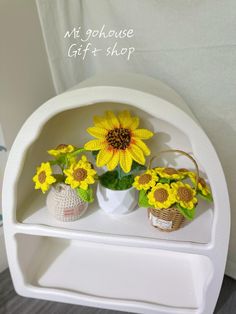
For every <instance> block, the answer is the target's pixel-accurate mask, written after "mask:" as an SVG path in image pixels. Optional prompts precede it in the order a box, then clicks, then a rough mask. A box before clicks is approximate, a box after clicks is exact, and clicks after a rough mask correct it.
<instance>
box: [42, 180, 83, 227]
mask: <svg viewBox="0 0 236 314" xmlns="http://www.w3.org/2000/svg"><path fill="white" fill-rule="evenodd" d="M46 204H47V208H48V210H49V212H50V213H51V214H52V215H53V216H54V217H55V218H56V219H58V220H60V221H65V222H67V221H74V220H77V219H79V218H80V217H81V216H82V215H83V214H84V212H85V211H86V209H87V207H88V203H86V202H84V201H83V200H82V199H81V198H80V197H79V196H78V195H77V193H76V191H75V190H74V189H72V188H71V187H70V186H69V185H66V184H64V183H58V184H57V185H56V186H55V187H52V188H51V190H50V191H49V193H48V196H47V199H46Z"/></svg>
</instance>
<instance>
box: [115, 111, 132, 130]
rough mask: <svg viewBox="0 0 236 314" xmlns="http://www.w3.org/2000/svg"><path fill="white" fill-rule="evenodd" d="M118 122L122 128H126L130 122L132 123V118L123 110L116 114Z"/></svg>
mask: <svg viewBox="0 0 236 314" xmlns="http://www.w3.org/2000/svg"><path fill="white" fill-rule="evenodd" d="M118 117H119V120H120V124H121V127H122V128H127V127H128V126H129V125H130V124H131V122H132V120H131V119H132V118H131V116H130V112H129V111H128V110H124V111H122V112H120V113H119V114H118Z"/></svg>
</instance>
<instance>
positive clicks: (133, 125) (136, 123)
mask: <svg viewBox="0 0 236 314" xmlns="http://www.w3.org/2000/svg"><path fill="white" fill-rule="evenodd" d="M138 126H139V117H133V118H132V122H131V124H130V125H129V126H128V128H129V129H130V130H135V129H137V127H138Z"/></svg>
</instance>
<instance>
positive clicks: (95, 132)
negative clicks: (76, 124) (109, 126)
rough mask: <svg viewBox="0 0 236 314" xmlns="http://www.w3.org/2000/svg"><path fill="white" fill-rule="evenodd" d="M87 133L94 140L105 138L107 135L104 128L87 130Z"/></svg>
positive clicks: (95, 127)
mask: <svg viewBox="0 0 236 314" xmlns="http://www.w3.org/2000/svg"><path fill="white" fill-rule="evenodd" d="M87 132H88V133H89V134H90V135H92V136H94V137H96V138H105V137H106V135H107V130H106V129H104V128H99V127H97V126H94V127H91V128H88V129H87Z"/></svg>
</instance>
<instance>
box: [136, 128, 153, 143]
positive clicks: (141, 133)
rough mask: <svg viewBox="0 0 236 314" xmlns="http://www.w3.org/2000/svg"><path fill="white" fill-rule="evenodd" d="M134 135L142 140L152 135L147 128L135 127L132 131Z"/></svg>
mask: <svg viewBox="0 0 236 314" xmlns="http://www.w3.org/2000/svg"><path fill="white" fill-rule="evenodd" d="M132 133H133V135H134V137H138V138H140V139H142V140H148V139H149V138H151V137H152V136H153V133H152V132H151V131H149V130H147V129H137V130H134V131H132Z"/></svg>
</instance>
